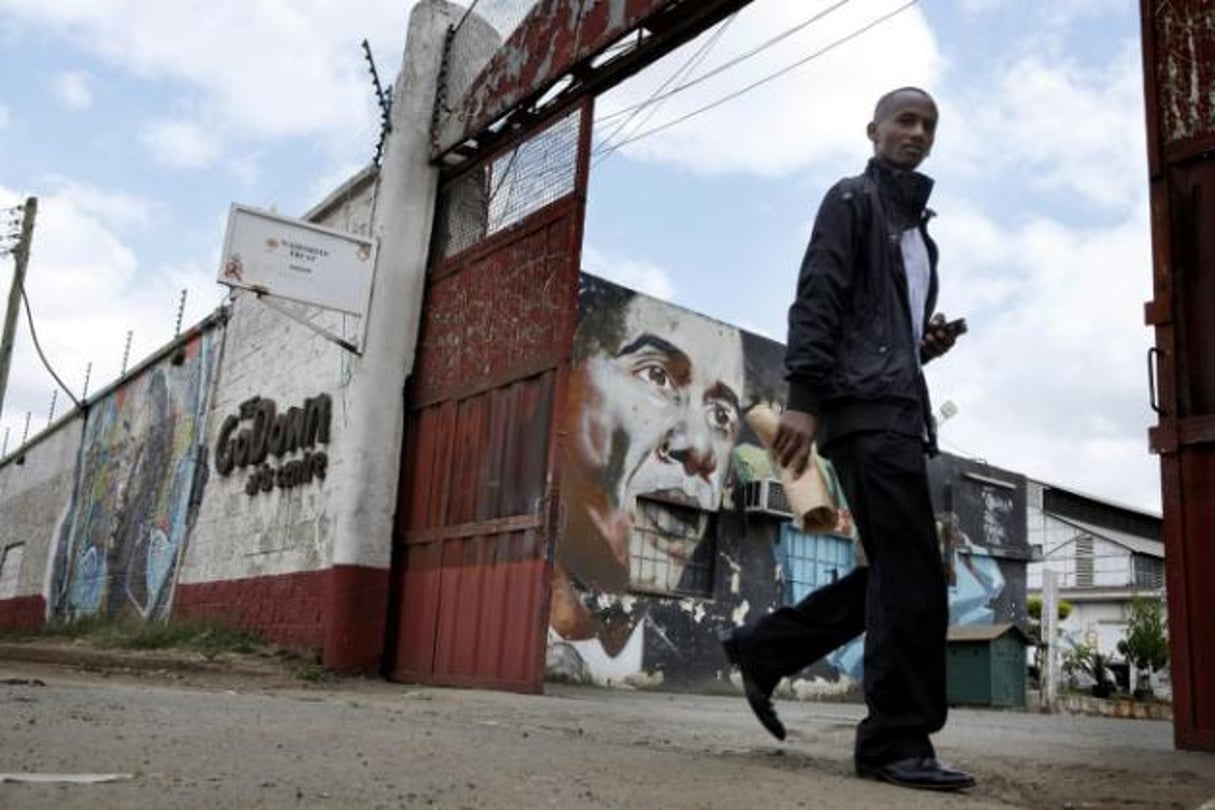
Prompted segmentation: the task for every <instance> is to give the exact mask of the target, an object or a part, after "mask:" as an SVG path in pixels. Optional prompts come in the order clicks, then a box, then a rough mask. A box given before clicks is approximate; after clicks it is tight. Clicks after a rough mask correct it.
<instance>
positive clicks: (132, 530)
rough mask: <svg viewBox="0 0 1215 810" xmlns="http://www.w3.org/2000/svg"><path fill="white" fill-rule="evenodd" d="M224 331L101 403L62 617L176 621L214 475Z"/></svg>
mask: <svg viewBox="0 0 1215 810" xmlns="http://www.w3.org/2000/svg"><path fill="white" fill-rule="evenodd" d="M217 345H218V342H217V340H216V339H215V333H214V332H212V331H210V330H208V331H204V332H202V333H201V334H199V335H197V336H195V337H194V338H192V339H190V340H188V341H187V342H186V343H185V345H184V346H183V347H182V349H181V350H180V351H179V352H177V353H176V354H175V355H173V356H172V358H171V359H170V358H165V359H164V360H163V361H161V362H158V363H155V364H153V365H152V366H150V367H148V368H147V369H145V370H144V371H143V372H142V373H140V374H138V376H136V377H134V378H132V379H130V380H128V381H126V382H124V383H123V384H122V385H121V386H120V387H118V388H117V389H115V390H114V391H113V392H112V393H110V394H109V395H107V396H105V397H103V398H101V399H99V400H98V401H96V402H94V403H93V404H92V406H91V409H90V411H89V414H88V417H87V420H86V423H85V428H84V436H83V438H82V441H81V449H80V455H79V460H78V463H77V467H76V480H75V486H74V490H73V495H72V501H71V505H70V507H69V509H68V512H67V514H66V516H65V517H64V519H63V522H62V524H61V525H60V529H59V537H58V542H57V546H56V553H55V563H54V572H53V578H52V583H51V610H52V613H53V615H54V617H55V618H57V619H74V618H78V617H82V616H94V615H101V616H105V617H109V618H124V617H135V618H143V619H147V618H158V617H163V616H165V615H167V612H168V607H169V601H170V598H171V594H172V588H173V582H174V579H175V574H176V571H177V567H178V562H179V560H180V558H181V553H182V551H183V547H184V543H185V539H186V536H187V534H188V529H189V526H190V525H191V523H192V520H193V517H194V514H195V513H196V511H197V506H198V503H199V502H200V500H201V496H202V491H201V487H202V483H203V481H202V477H203V476H205V474H206V463H205V451H204V448H203V441H204V437H203V432H204V429H205V423H206V411H207V398H208V393H209V391H210V388H211V378H212V374H213V372H214V368H215V362H216V347H217Z"/></svg>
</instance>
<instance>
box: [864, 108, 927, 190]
mask: <svg viewBox="0 0 1215 810" xmlns="http://www.w3.org/2000/svg"><path fill="white" fill-rule="evenodd" d="M868 133H869V140H871V141H873V146H874V151H875V153H876V154H877V156H878V157H880V158H882V159H883V160H885V161H886V162H887V163H890V164H891V165H893V166H896V167H897V168H900V169H907V170H910V169H914V168H916V167H917V166H919V165H920V163H922V162H923V160H924V158H926V157H928V154H929V153H930V152H931V151H932V142H933V140H934V139H935V138H936V133H937V105H936V104H935V103H933V101H932V99H931V98H929V97H927V96H925V95H923V94H922V93H917V92H915V91H912V90H907V91H904V92H901V93H898V94H896V95H895V96H894V97H893V98H892V99H890V100H889V101H887V102H886V104H884V105H883V108H882V109H881V110H880V111H879V120H877V121H874V122H872V123H870V124H869V129H868Z"/></svg>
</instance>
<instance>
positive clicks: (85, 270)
mask: <svg viewBox="0 0 1215 810" xmlns="http://www.w3.org/2000/svg"><path fill="white" fill-rule="evenodd" d="M21 199H22V195H21V194H19V193H18V192H16V191H14V190H10V189H5V188H2V187H0V206H8V205H12V204H15V203H17V202H19V201H20V200H21ZM120 208H121V209H125V213H121V214H118V215H117V216H115V215H113V212H115V211H116V210H118V209H120ZM148 216H149V214H148V212H147V206H146V204H142V205H141V204H140V203H139V202H138V199H137V198H136V197H133V196H132V195H130V194H127V193H125V192H114V191H106V190H102V189H96V188H92V187H89V186H84V185H80V184H74V183H71V182H70V181H63V183H62V186H61V188H60V189H59V190H58V191H56V192H54V193H51V194H47V195H43V196H41V197H40V198H39V206H38V219H37V223H36V226H35V231H34V239H33V243H32V248H31V256H30V263H29V269H28V274H27V278H26V289H27V291H28V295H29V302H30V306H31V309H32V311H33V315H34V323H35V328H36V329H37V334H38V340H39V342H40V344H41V345H42V348H43V350H44V352H45V353H46V356H47V360H48V361H49V362H50V363H51V366H52V368H54V370H55V372H56V373H57V374H58V375H59V376H60V378H62V379H63V381H64V382H65V383H66V384H67V385H68V386H69V387H70V388H71V389H72V390H73V393H74V394H75V395H77V396H79V395H80V393H81V388H82V386H83V383H84V375H85V369H86V367H87V365H88V363H89V362H92V364H93V370H92V374H91V381H90V384H89V389H90V391H93V392H96V391H98V390H99V389H100V388H101V387H103V386H105V385H107V384H109V383H110V382H112V381H113V380H114V379H115V378H116V377H117V376H118V373H119V370H120V368H121V363H122V353H123V347H124V344H125V341H126V335H127V331H128V330H133V331H134V336H133V339H132V346H131V359H130V362H129V363H128V366H129V367H130V366H133V365H135V364H136V363H137V362H138V361H139V360H140V359H141V358H143V357H146V356H147V355H148V354H150V353H152V352H153V351H155V350H156V349H158V348H160V347H161V346H163V345H164V344H165V343H166V342H167V341H168V340H170V339H171V338H172V337H173V327H174V323H175V321H176V318H177V306H178V302H179V300H180V294H181V290H182V289H186V290H188V291H189V292H188V301H187V307H186V311H185V315H184V324H185V325H189V324H191V323H195V322H197V321H198V320H199V319H200V318H202V317H203V316H204V315H205V314H207V313H208V312H210V311H211V310H213V309H214V307H215V305H216V302H217V301H218V300H219V297H218V295H216V289H217V287H216V284H215V279H214V274H213V272H208V271H206V270H204V269H203V268H204V267H205V266H206V265H205V264H204V263H191V262H188V261H187V262H183V263H181V264H180V265H175V266H163V267H155V268H141V267H140V265H139V262H138V260H137V258H136V256H135V254H134V252H133V251H132V250H131V248H130V247H129V246H128V245H126V244H125V243H124V242H123V240H122V239H121V237H120V236H119V235H118V234H117V233H116V232H115V231H114V230H113V229H112V228H111V223H112V222H114V221H115V220H116V219H117V220H119V221H126V222H134V223H139V222H146V221H147V218H148ZM11 272H12V270H11V262H5V263H0V285H3V288H4V289H8V285H9V282H10V278H11ZM54 388H55V382H54V380H53V379H52V377H51V376H50V374H49V373H48V372H47V371H46V369H45V368H44V367H43V365H42V363H41V361H39V359H38V357H37V355H36V353H35V350H34V347H33V344H32V341H31V339H30V333H29V329H28V325H27V323H26V321H25V316H24V313H22V320H21V322H20V324H19V325H18V329H17V337H16V341H15V344H14V353H13V362H12V369H11V372H10V379H9V387H8V390H7V392H6V395H5V403H4V413H3V414H0V426H3V427H8V428H10V429H11V430H12V432H13V435H12V436H11V438H10V443H9V447H10V449H11V448H12V446H13V445H14V444H15V442H16V441H18V440H19V439H20V434H21V430H22V428H23V426H24V419H25V413H26V412H27V411H29V412H31V413H32V414H33V416H32V419H31V428H30V432H31V434H33V433H35V432H37V430H39V429H41V428H42V427H43V426H44V425H45V423H46V422H45V420H46V416H47V409H48V407H49V404H50V397H51V391H52V390H53V389H54ZM69 405H70V403H68V400H67V398H66V397H65V396H64V395H63V393H62V392H61V393H60V394H59V398H58V405H57V411H58V413H60V414H62V413H63V412H64V411H65V410H66V408H67V407H69Z"/></svg>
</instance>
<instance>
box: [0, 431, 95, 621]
mask: <svg viewBox="0 0 1215 810" xmlns="http://www.w3.org/2000/svg"><path fill="white" fill-rule="evenodd" d="M83 428H84V420H83V419H82V418H81V417H80V415H79V413H73V414H71V415H69V416H68V417H66V418H64V419H61V420H60V421H59V422H58V423H56V424H55V425H54V426H53V427H52V428H51V429H49V430H47V431H46V432H44V433H42V434H40V435H38V436H36V437H35V438H34V440H32V441H30V442H29V443H27V444H26V445H25V446H24V447H19V448H17V449H16V450H15V451H14V452H13V453H11V454H10V455H8V456H7V457H6V458H5V459H4V460H3V461H0V629H4V630H12V629H20V630H31V629H36V628H38V627H41V626H42V624H43V622H44V621H45V619H46V606H47V599H46V595H47V586H48V584H49V581H50V575H49V572H50V563H51V560H52V557H53V552H54V549H55V543H54V540H55V537H56V534H55V527H56V526H57V525H58V523H59V522H60V521H61V520H62V519H63V517H64V513H65V511H66V510H67V508H68V503H69V501H70V499H71V495H72V489H73V476H74V473H75V470H76V459H77V454H78V453H79V451H80V438H81V432H82V431H83Z"/></svg>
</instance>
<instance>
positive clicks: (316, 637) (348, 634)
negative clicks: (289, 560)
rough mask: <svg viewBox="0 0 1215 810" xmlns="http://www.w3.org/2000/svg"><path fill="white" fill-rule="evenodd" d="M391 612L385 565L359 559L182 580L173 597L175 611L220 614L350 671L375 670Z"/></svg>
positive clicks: (182, 615) (176, 614)
mask: <svg viewBox="0 0 1215 810" xmlns="http://www.w3.org/2000/svg"><path fill="white" fill-rule="evenodd" d="M387 611H388V571H387V569H379V568H367V567H363V566H355V565H339V566H334V567H333V568H330V569H327V570H324V571H306V572H300V573H295V574H280V575H278V576H267V577H250V578H248V579H236V580H225V581H222V582H204V583H196V584H190V585H186V584H182V585H178V586H177V592H176V593H175V594H174V597H173V616H174V617H175V618H185V617H188V616H210V617H216V618H222V619H225V620H227V621H231V622H233V623H235V624H237V625H239V626H241V627H247V628H249V629H250V630H254V631H256V632H257V633H259V634H260V635H261V636H262V638H264V639H265V640H266V641H269V642H271V643H273V644H279V645H281V646H284V647H290V648H295V649H305V650H312V651H318V652H320V653H321V663H322V664H323V665H324V666H325V667H328V668H329V669H332V670H334V671H336V672H346V673H365V674H378V672H379V669H380V658H381V656H382V655H383V650H384V622H385V618H386V616H387Z"/></svg>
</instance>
